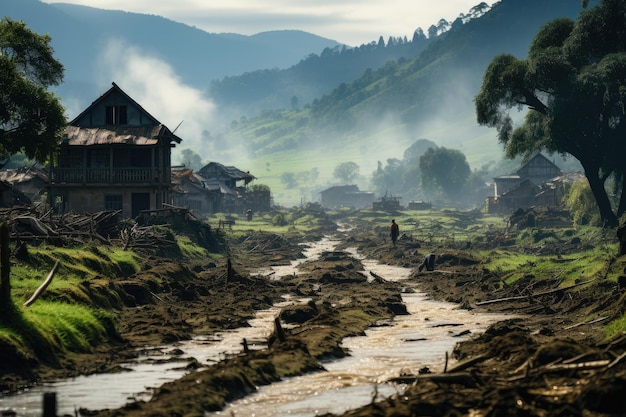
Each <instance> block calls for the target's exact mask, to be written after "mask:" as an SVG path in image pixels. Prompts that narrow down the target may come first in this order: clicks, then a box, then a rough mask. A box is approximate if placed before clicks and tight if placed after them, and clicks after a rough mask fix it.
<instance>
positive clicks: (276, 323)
mask: <svg viewBox="0 0 626 417" xmlns="http://www.w3.org/2000/svg"><path fill="white" fill-rule="evenodd" d="M274 327H275V328H276V337H278V340H280V341H281V342H284V341H285V331H284V330H283V326H281V325H280V317H276V318H275V319H274Z"/></svg>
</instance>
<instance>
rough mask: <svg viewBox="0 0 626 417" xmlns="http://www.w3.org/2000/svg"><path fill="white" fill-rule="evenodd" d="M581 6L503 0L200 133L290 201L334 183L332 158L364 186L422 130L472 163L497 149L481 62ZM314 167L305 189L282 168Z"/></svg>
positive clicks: (513, 48) (569, 0)
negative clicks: (391, 55) (311, 90)
mask: <svg viewBox="0 0 626 417" xmlns="http://www.w3.org/2000/svg"><path fill="white" fill-rule="evenodd" d="M580 10H582V7H581V4H580V2H579V1H578V0H555V1H550V2H544V1H541V0H503V1H502V2H500V3H498V4H496V5H494V7H493V8H492V9H491V10H490V11H489V12H487V13H486V14H484V15H483V16H481V17H479V18H477V19H473V20H470V21H469V22H467V23H466V24H454V25H453V26H452V28H451V30H450V31H448V32H447V33H446V34H445V35H442V36H439V37H438V38H437V39H436V40H435V41H434V42H432V43H431V44H430V45H429V46H428V47H427V48H426V49H425V50H424V51H423V52H422V53H421V54H420V55H419V56H417V57H415V58H413V59H399V60H397V61H391V62H388V63H387V64H385V65H384V66H383V67H381V68H379V69H376V70H366V71H365V73H364V75H363V76H362V77H360V78H358V79H356V80H355V81H353V82H350V83H342V84H340V85H339V86H338V87H337V88H335V89H334V90H333V91H332V92H331V93H329V94H327V95H325V96H323V97H320V98H319V99H315V100H313V101H312V102H311V103H310V104H307V105H304V106H303V107H300V108H298V109H296V110H283V111H273V112H266V114H264V115H263V117H258V118H254V119H246V120H238V121H237V122H236V123H233V124H232V125H231V126H232V127H233V128H232V129H231V130H229V131H227V132H223V133H222V134H221V135H213V136H212V137H211V138H206V139H209V140H207V141H206V143H207V144H208V145H209V146H208V147H207V149H210V150H211V152H212V153H211V154H210V155H209V157H214V156H215V155H218V157H219V158H221V159H223V160H225V161H228V162H231V163H233V164H235V165H238V166H241V167H242V168H245V169H246V170H250V171H251V172H254V173H255V175H257V176H258V177H259V180H260V181H261V182H264V183H266V184H268V185H269V186H270V187H271V188H272V190H274V191H275V193H276V198H277V199H280V200H281V201H288V202H289V203H288V204H290V203H298V202H299V201H301V200H302V199H304V200H309V199H312V200H315V199H316V197H317V193H318V192H319V191H320V190H321V189H324V187H326V186H328V185H329V184H331V183H332V181H333V178H332V172H333V169H334V168H335V166H337V165H338V164H339V163H342V162H346V161H353V162H356V163H357V164H358V165H359V167H360V173H361V174H362V176H363V178H362V179H361V181H359V183H360V184H361V185H363V186H364V187H367V179H368V177H369V176H370V175H371V172H372V171H373V170H374V169H376V167H377V165H378V163H382V164H385V163H386V161H387V159H389V158H401V157H402V153H403V152H404V151H405V150H406V149H407V148H408V147H409V146H410V145H411V144H412V143H414V142H415V141H416V140H418V139H420V138H426V139H429V140H432V141H434V142H435V143H437V144H438V145H439V146H445V147H448V148H454V149H459V150H460V151H462V152H463V153H464V154H465V155H466V156H467V159H468V162H469V163H470V165H471V167H472V168H473V169H477V168H479V167H480V166H481V165H483V164H487V163H490V162H491V161H497V160H499V159H500V158H501V154H502V152H501V146H500V145H499V144H498V143H497V139H496V132H495V130H490V129H487V128H483V127H480V126H478V125H477V123H476V121H475V116H474V106H473V98H474V96H475V95H476V94H477V92H478V90H479V88H480V85H481V82H482V76H483V73H484V71H485V69H486V67H487V66H488V64H489V63H490V62H491V60H492V59H493V58H494V57H495V56H496V55H498V54H501V53H505V52H506V53H511V54H513V55H516V56H518V57H521V58H523V57H525V56H526V53H527V49H528V46H529V44H530V42H531V40H532V38H533V37H534V35H535V34H536V33H537V31H538V30H539V28H540V27H541V26H542V25H543V24H545V23H547V22H549V21H551V20H553V19H555V18H557V17H570V18H576V16H577V15H578V13H579V12H580ZM210 139H213V142H211V140H210ZM224 143H228V144H229V146H227V147H223V146H221V145H220V144H224ZM232 150H235V151H234V152H231V153H229V151H232ZM201 156H202V157H203V158H206V157H207V155H201ZM268 167H270V169H271V171H270V170H268ZM310 170H314V171H315V172H317V173H319V175H318V176H317V179H316V182H315V183H314V184H307V186H306V187H305V188H307V190H303V189H302V187H299V188H298V189H292V190H287V189H285V187H284V185H283V184H281V177H280V176H281V173H283V172H285V171H291V172H293V173H294V174H295V175H300V174H305V173H306V172H307V171H310ZM264 174H265V175H264Z"/></svg>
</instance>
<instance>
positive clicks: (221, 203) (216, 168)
mask: <svg viewBox="0 0 626 417" xmlns="http://www.w3.org/2000/svg"><path fill="white" fill-rule="evenodd" d="M255 179H256V177H254V175H252V174H250V173H249V172H245V171H242V170H240V169H239V168H236V167H234V166H225V165H222V164H220V163H218V162H210V163H208V164H207V165H205V166H204V167H202V168H201V169H200V170H199V171H198V172H193V171H192V170H190V169H183V170H180V171H174V172H173V173H172V182H173V184H174V193H173V202H174V204H175V205H178V206H181V207H188V208H189V209H190V210H192V211H193V212H196V213H207V214H208V213H216V212H222V213H244V212H245V211H246V210H248V209H251V210H253V211H254V212H263V211H269V210H270V206H271V196H270V192H269V189H267V190H250V189H249V188H248V185H249V184H250V182H252V181H253V180H255Z"/></svg>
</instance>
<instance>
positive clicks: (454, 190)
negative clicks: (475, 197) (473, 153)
mask: <svg viewBox="0 0 626 417" xmlns="http://www.w3.org/2000/svg"><path fill="white" fill-rule="evenodd" d="M419 166H420V172H421V174H422V185H423V186H424V188H425V189H428V190H433V191H442V192H443V193H444V194H446V195H447V196H448V197H450V198H454V197H458V196H459V194H461V193H462V191H463V187H464V186H465V184H466V183H467V179H468V178H469V176H470V172H471V171H470V167H469V164H468V163H467V159H466V158H465V155H464V154H463V153H462V152H461V151H458V150H455V149H447V148H444V147H440V148H436V149H435V148H428V150H427V151H426V152H425V153H424V155H422V156H421V157H420V162H419Z"/></svg>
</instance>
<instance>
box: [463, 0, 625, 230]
mask: <svg viewBox="0 0 626 417" xmlns="http://www.w3.org/2000/svg"><path fill="white" fill-rule="evenodd" d="M583 4H584V5H586V2H583ZM524 107H527V108H528V109H529V111H528V113H527V114H526V117H525V120H524V123H523V124H522V125H521V126H520V127H517V128H514V127H513V121H512V118H511V115H510V113H509V111H510V110H511V109H513V108H517V109H519V110H521V109H523V108H524ZM475 108H476V115H477V120H478V123H479V124H481V125H486V126H490V127H495V128H497V130H498V135H499V141H500V142H502V143H503V144H504V146H505V150H506V154H507V156H508V157H511V158H513V157H515V156H520V155H521V156H524V157H530V156H531V155H532V154H534V153H535V152H538V151H542V150H544V151H547V152H549V153H561V154H569V155H572V156H573V157H574V158H576V159H577V160H578V161H580V163H581V165H582V166H583V169H584V171H585V176H586V177H587V180H588V181H589V186H590V188H591V190H592V192H593V195H594V199H595V201H596V203H597V205H598V208H599V211H600V217H601V219H602V222H603V224H604V225H605V226H609V227H614V226H617V225H618V218H619V217H620V216H621V215H622V214H623V213H624V212H625V211H626V181H624V176H625V175H626V158H624V155H625V154H626V153H625V152H626V137H625V136H626V2H624V1H623V0H601V2H600V4H599V5H597V6H595V7H592V8H589V9H587V10H583V11H582V12H581V14H580V16H579V17H578V20H577V21H572V20H571V19H566V18H563V19H556V20H554V21H552V22H550V23H548V24H546V25H545V26H543V27H542V28H541V30H540V31H539V33H538V34H537V35H536V36H535V38H534V40H533V42H532V44H531V46H530V49H529V53H528V58H527V59H525V60H518V59H516V58H515V57H514V56H512V55H508V54H503V55H500V56H497V57H495V58H494V59H493V61H492V62H491V64H490V65H489V67H488V68H487V70H486V72H485V75H484V77H483V84H482V87H481V89H480V92H479V93H478V95H477V96H476V98H475ZM611 176H613V178H614V179H615V183H616V184H618V185H619V186H620V187H621V189H618V190H617V194H618V195H619V196H620V198H619V203H618V204H617V207H616V208H614V207H613V206H612V204H611V200H610V199H609V196H608V194H607V191H606V188H605V186H606V184H607V180H608V179H609V178H610V177H611Z"/></svg>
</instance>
